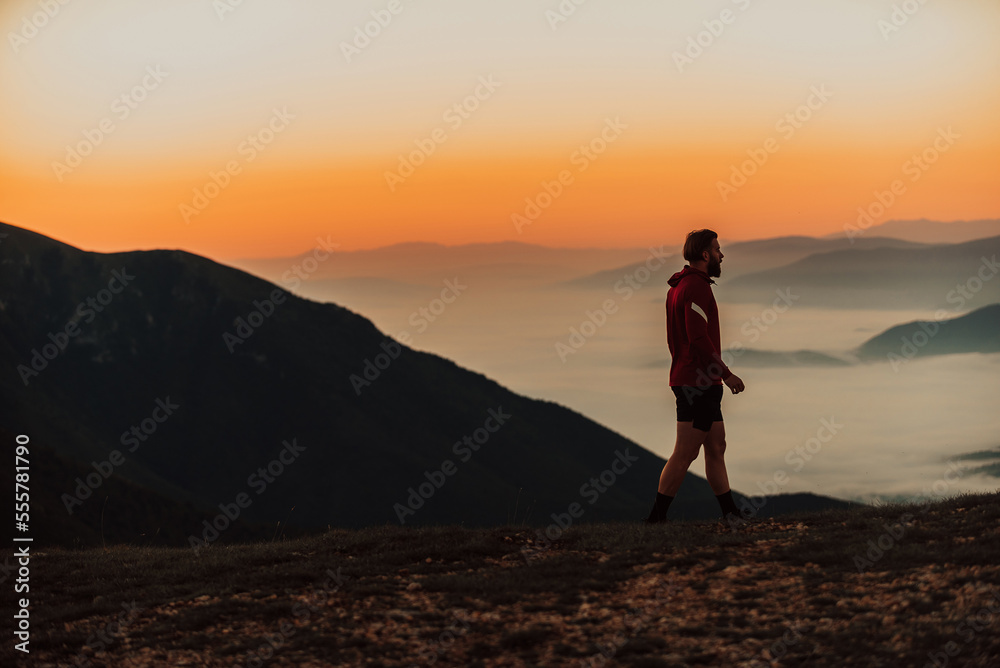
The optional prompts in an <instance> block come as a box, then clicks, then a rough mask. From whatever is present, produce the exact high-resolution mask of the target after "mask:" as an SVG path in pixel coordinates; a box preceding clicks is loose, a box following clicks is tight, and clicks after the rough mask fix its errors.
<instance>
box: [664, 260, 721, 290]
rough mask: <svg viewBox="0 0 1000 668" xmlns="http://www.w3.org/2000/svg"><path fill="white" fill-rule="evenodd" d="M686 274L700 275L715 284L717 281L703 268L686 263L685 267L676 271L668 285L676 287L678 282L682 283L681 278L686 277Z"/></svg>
mask: <svg viewBox="0 0 1000 668" xmlns="http://www.w3.org/2000/svg"><path fill="white" fill-rule="evenodd" d="M685 276H698V277H699V278H701V279H703V280H705V281H708V282H709V283H710V284H712V285H714V284H715V281H713V280H712V277H711V276H709V275H708V274H707V273H705V272H704V271H702V270H701V269H695V268H694V267H692V266H691V265H689V264H686V265H684V268H683V269H681V270H680V271H678V272H677V273H675V274H674V275H673V276H671V277H670V278H669V279H668V280H667V285H669V286H670V287H674V286H676V285H677V284H678V283H680V282H681V279H682V278H684V277H685Z"/></svg>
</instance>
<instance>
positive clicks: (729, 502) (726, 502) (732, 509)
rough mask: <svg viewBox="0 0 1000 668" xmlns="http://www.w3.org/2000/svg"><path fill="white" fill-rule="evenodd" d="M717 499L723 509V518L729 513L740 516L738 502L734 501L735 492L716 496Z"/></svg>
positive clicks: (731, 491)
mask: <svg viewBox="0 0 1000 668" xmlns="http://www.w3.org/2000/svg"><path fill="white" fill-rule="evenodd" d="M715 498H716V499H718V500H719V507H721V508H722V516H723V517H725V516H726V515H728V514H729V513H735V514H736V516H737V517H739V516H740V509H739V508H737V507H736V501H734V500H733V490H729V491H728V492H725V493H724V494H716V495H715Z"/></svg>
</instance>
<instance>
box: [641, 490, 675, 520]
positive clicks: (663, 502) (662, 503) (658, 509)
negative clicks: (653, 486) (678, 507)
mask: <svg viewBox="0 0 1000 668" xmlns="http://www.w3.org/2000/svg"><path fill="white" fill-rule="evenodd" d="M673 500H674V497H672V496H667V495H666V494H660V493H659V492H657V493H656V502H655V503H654V504H653V509H652V510H650V511H649V517H647V518H646V521H647V522H649V523H650V524H655V523H658V522H665V521H666V520H667V509H668V508H670V502H671V501H673Z"/></svg>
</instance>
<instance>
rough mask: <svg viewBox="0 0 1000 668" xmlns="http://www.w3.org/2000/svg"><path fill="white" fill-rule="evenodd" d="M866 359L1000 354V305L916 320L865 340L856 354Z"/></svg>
mask: <svg viewBox="0 0 1000 668" xmlns="http://www.w3.org/2000/svg"><path fill="white" fill-rule="evenodd" d="M856 352H857V355H858V357H860V358H861V359H864V360H873V359H880V358H881V359H888V360H889V361H892V360H893V359H896V360H900V359H902V360H909V359H913V358H914V357H923V356H927V355H948V354H952V353H969V352H977V353H995V352H1000V304H990V305H988V306H984V307H982V308H979V309H976V310H975V311H972V312H970V313H967V314H965V315H963V316H960V317H957V318H950V319H944V318H942V319H941V320H915V321H913V322H908V323H904V324H902V325H897V326H895V327H892V328H890V329H887V330H886V331H884V332H882V333H881V334H878V335H877V336H873V337H872V338H870V339H868V340H867V341H865V342H864V343H863V344H862V345H861V346H860V347H859V348H858V350H857V351H856Z"/></svg>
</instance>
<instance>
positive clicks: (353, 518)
mask: <svg viewBox="0 0 1000 668" xmlns="http://www.w3.org/2000/svg"><path fill="white" fill-rule="evenodd" d="M0 233H3V234H6V235H7V236H6V237H5V238H4V239H3V243H2V244H0V285H2V286H3V293H2V297H0V360H2V362H3V364H2V368H3V369H4V370H5V371H4V373H3V374H0V399H2V401H0V405H2V406H3V414H2V416H0V427H3V428H4V429H6V430H7V431H8V432H10V433H26V434H29V435H30V436H31V438H32V440H33V441H34V442H37V443H40V444H43V445H45V446H48V447H51V448H52V449H53V450H54V451H55V452H56V453H57V454H58V455H59V456H60V457H62V458H65V459H66V460H67V461H68V462H71V463H75V464H76V465H77V468H73V466H66V467H61V468H59V469H58V470H59V471H61V473H58V475H59V476H62V478H63V479H62V480H60V481H59V483H57V484H55V485H54V487H55V488H56V489H63V490H64V491H63V493H62V495H61V496H60V497H59V498H51V497H50V498H47V499H46V500H44V501H39V503H42V504H44V506H45V510H46V512H48V513H65V512H67V510H66V507H67V506H69V507H72V508H73V509H74V517H76V516H77V515H76V513H81V516H83V514H85V513H88V512H89V513H93V508H94V504H100V503H103V501H102V500H100V499H102V498H103V495H104V494H105V493H111V492H114V494H112V496H113V497H114V496H115V495H124V494H125V493H124V492H121V490H120V489H119V490H117V491H116V487H115V485H113V484H112V480H114V479H120V480H121V481H124V482H128V483H130V484H133V485H136V486H138V487H139V488H144V489H145V490H148V491H149V492H150V493H152V494H153V495H154V496H149V497H148V498H149V499H150V501H149V502H150V503H154V504H159V507H160V508H161V510H162V509H165V508H168V507H183V506H184V504H190V506H191V507H194V508H197V509H198V511H199V512H201V513H203V514H204V519H206V520H209V519H211V518H212V517H213V516H215V515H218V514H219V513H221V512H224V511H225V509H229V510H230V511H232V509H233V508H236V507H237V506H234V505H233V504H237V503H238V501H240V502H242V501H247V500H248V501H249V503H247V504H246V505H245V506H242V503H241V504H240V505H241V510H239V512H238V513H237V514H238V515H239V519H240V520H241V521H245V522H248V523H250V524H258V525H259V524H262V523H263V524H268V525H271V526H274V525H275V524H276V523H278V522H282V523H286V524H287V523H289V522H290V523H291V524H293V525H298V526H301V527H311V528H320V527H326V526H346V527H356V526H364V525H371V524H382V523H386V522H388V523H396V522H398V521H399V518H400V517H402V518H404V519H405V520H406V523H407V524H436V523H466V524H470V525H494V524H503V523H521V522H528V523H530V524H535V525H539V524H542V525H544V524H548V523H550V522H552V521H553V520H552V514H553V513H556V514H559V513H565V512H567V509H568V508H570V507H572V504H574V503H579V504H580V505H581V506H582V507H583V509H584V511H585V512H584V514H583V516H582V517H581V518H580V521H595V520H636V519H638V518H640V517H642V516H644V515H645V513H646V512H647V511H648V507H649V504H650V503H651V500H652V497H653V492H654V491H655V486H656V480H657V477H658V475H659V472H660V468H661V467H662V465H663V459H662V458H660V457H657V456H655V455H653V454H652V453H650V452H648V451H646V450H644V449H642V448H641V447H639V446H638V445H636V444H635V443H633V442H631V441H629V440H627V439H625V438H623V437H622V436H620V435H618V434H616V433H614V432H612V431H610V430H608V429H607V428H605V427H602V426H601V425H599V424H596V423H594V422H593V421H591V420H589V419H587V418H586V417H584V416H582V415H580V414H578V413H575V412H573V411H572V410H569V409H567V408H564V407H562V406H559V405H557V404H554V403H551V402H547V401H538V400H533V399H530V398H527V397H523V396H519V395H517V394H514V393H513V392H510V391H509V390H507V389H506V388H504V387H502V386H500V385H499V384H497V383H496V382H494V381H491V380H490V379H488V378H486V377H485V376H483V375H481V374H478V373H475V372H473V371H470V370H467V369H464V368H461V367H459V366H457V365H455V364H454V363H452V362H450V361H449V360H447V359H444V358H441V357H438V356H436V355H432V354H427V353H421V352H417V351H414V350H412V349H410V348H408V347H406V346H405V345H400V344H398V343H396V342H395V341H393V340H391V339H388V338H387V337H386V336H385V335H384V334H382V333H381V332H379V331H378V330H377V329H376V328H375V327H374V326H373V325H372V324H371V322H369V321H368V320H366V319H365V318H363V317H361V316H359V315H357V314H356V313H353V312H351V311H348V310H347V309H344V308H342V307H340V306H337V305H335V304H320V303H316V302H312V301H309V300H307V299H302V298H299V297H296V296H294V295H291V294H289V293H287V292H285V291H283V290H282V289H281V288H278V287H276V286H275V285H274V284H271V283H268V282H266V281H264V280H261V279H259V278H256V277H253V276H250V275H248V274H246V273H244V272H242V271H239V270H236V269H233V268H230V267H226V266H224V265H220V264H218V263H216V262H213V261H210V260H208V259H206V258H202V257H199V256H197V255H192V254H190V253H186V252H181V251H136V252H126V253H111V254H100V253H89V252H84V251H81V250H79V249H76V248H74V247H72V246H69V245H66V244H62V243H59V242H56V241H54V240H52V239H49V238H47V237H44V236H42V235H39V234H35V233H33V232H29V231H27V230H23V229H20V228H17V227H13V226H9V225H3V224H0ZM116 451H117V454H116ZM116 457H117V460H116ZM122 459H124V461H123V462H122V461H121V460H122ZM116 461H117V462H119V463H115V462H116ZM109 462H110V463H109ZM112 464H114V465H113V466H112ZM78 465H82V466H83V467H84V468H85V469H90V473H93V474H94V475H96V476H98V477H93V476H91V475H90V474H89V473H88V476H82V472H80V471H79V468H78ZM33 466H35V467H36V468H34V469H33V471H35V474H36V475H40V476H41V475H45V472H44V471H45V470H46V464H45V462H44V461H43V460H42V461H36V462H35V463H34V464H33ZM109 467H110V469H109ZM101 471H109V472H110V477H108V476H102V475H100V472H101ZM74 476H80V477H81V478H82V479H85V480H87V479H91V478H92V479H93V480H94V481H95V482H97V481H99V479H100V478H102V477H104V478H108V479H107V480H104V481H103V482H99V483H98V485H97V487H96V489H95V490H94V494H93V495H92V496H91V497H90V498H87V499H84V500H82V501H81V503H80V504H75V503H71V502H67V500H66V499H67V496H66V495H69V497H70V498H72V496H73V495H74V488H75V487H76V483H77V482H78V481H76V480H75V479H74ZM119 476H120V478H118V477H119ZM130 493H131V492H130ZM135 498H138V497H135ZM152 499H167V500H169V502H170V503H172V504H179V505H176V506H169V505H164V504H163V503H161V502H159V501H153V500H152ZM122 501H123V499H122V498H112V499H111V500H110V501H109V507H112V508H114V507H118V508H120V507H121V505H122ZM220 504H221V506H220ZM844 505H846V502H841V501H837V500H834V499H828V498H825V497H818V496H812V495H806V496H802V495H796V496H795V497H789V498H788V499H786V498H785V497H783V496H780V495H779V496H775V497H773V498H770V499H769V500H768V506H767V509H766V512H767V513H780V512H786V511H791V510H806V509H814V508H823V507H840V506H844ZM84 506H85V508H84ZM675 507H676V515H677V516H678V517H689V518H705V517H714V516H716V515H717V513H718V509H717V505H716V502H715V499H714V496H713V494H712V492H711V489H710V488H709V486H708V484H707V483H706V482H705V480H704V479H702V478H699V477H697V476H695V475H692V474H689V475H688V477H687V479H686V480H685V483H684V487H683V488H682V491H681V494H680V496H679V497H678V500H677V503H675ZM408 511H410V512H408ZM158 512H159V511H158ZM163 512H166V511H163ZM178 512H180V511H178ZM672 512H673V509H672ZM160 514H161V516H162V512H161V513H160ZM161 519H162V517H161ZM176 520H177V522H178V523H180V522H183V523H185V524H187V526H185V527H178V526H174V527H173V531H174V533H180V534H186V533H191V534H196V535H200V534H201V533H202V525H200V524H198V523H193V524H189V523H191V522H192V521H193V519H192V518H191V516H190V515H189V514H178V515H177V517H176ZM161 523H162V522H161V521H160V520H157V521H156V522H153V521H151V522H150V523H149V525H148V527H152V526H153V524H157V525H159V524H161ZM148 527H147V528H148ZM90 530H91V534H92V533H93V527H91V529H90Z"/></svg>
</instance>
